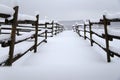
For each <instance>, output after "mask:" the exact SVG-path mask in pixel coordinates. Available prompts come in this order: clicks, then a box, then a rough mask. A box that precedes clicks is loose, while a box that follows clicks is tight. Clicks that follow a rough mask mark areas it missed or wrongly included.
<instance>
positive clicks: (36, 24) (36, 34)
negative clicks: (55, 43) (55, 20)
mask: <svg viewBox="0 0 120 80" xmlns="http://www.w3.org/2000/svg"><path fill="white" fill-rule="evenodd" d="M36 18H37V21H35V44H34V53H36V52H37V42H38V21H39V15H37V16H36Z"/></svg>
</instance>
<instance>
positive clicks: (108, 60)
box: [103, 15, 111, 62]
mask: <svg viewBox="0 0 120 80" xmlns="http://www.w3.org/2000/svg"><path fill="white" fill-rule="evenodd" d="M103 23H104V32H105V42H106V52H107V62H111V59H110V51H109V39H108V38H109V37H108V30H107V24H108V21H107V19H106V17H105V15H103Z"/></svg>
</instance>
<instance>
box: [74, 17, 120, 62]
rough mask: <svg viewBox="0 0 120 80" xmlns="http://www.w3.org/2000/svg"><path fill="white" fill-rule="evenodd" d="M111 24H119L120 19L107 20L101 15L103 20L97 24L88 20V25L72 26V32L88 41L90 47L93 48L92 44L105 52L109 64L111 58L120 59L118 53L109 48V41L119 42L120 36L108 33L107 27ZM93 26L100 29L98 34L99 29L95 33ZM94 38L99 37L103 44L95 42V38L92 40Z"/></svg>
mask: <svg viewBox="0 0 120 80" xmlns="http://www.w3.org/2000/svg"><path fill="white" fill-rule="evenodd" d="M111 22H120V18H112V19H109V18H107V17H106V16H105V15H103V19H100V21H99V22H91V21H90V20H89V21H88V23H84V24H80V25H75V26H73V30H74V31H75V32H76V33H77V34H78V35H79V36H80V37H83V38H84V39H85V40H86V39H88V40H90V43H91V46H93V43H95V44H97V45H98V46H99V47H101V48H102V49H103V50H104V51H105V52H106V55H107V62H111V57H114V56H117V57H120V51H119V50H118V49H116V48H115V47H114V46H110V41H113V39H117V40H120V36H119V34H118V33H116V34H118V35H115V33H111V32H110V31H109V25H110V24H111ZM95 25H98V26H101V27H102V29H101V31H100V32H99V29H96V30H97V31H95V30H94V28H95V27H94V26H95ZM93 27H94V28H93ZM82 33H83V34H82ZM94 36H97V37H99V40H102V39H103V42H105V43H102V41H99V40H97V39H96V38H94ZM100 38H101V39H100Z"/></svg>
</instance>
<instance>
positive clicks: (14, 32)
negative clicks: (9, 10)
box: [0, 6, 47, 66]
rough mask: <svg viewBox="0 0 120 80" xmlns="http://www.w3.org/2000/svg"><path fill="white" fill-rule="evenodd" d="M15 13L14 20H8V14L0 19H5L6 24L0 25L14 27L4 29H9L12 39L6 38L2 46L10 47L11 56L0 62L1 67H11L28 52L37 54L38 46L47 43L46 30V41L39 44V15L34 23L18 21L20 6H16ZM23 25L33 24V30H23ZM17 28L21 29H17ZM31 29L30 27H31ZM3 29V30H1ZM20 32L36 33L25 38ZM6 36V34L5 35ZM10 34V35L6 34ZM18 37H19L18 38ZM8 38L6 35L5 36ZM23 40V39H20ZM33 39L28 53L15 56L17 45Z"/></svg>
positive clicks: (2, 15)
mask: <svg viewBox="0 0 120 80" xmlns="http://www.w3.org/2000/svg"><path fill="white" fill-rule="evenodd" d="M14 10H15V13H14V15H13V19H12V20H7V18H8V17H10V16H8V14H0V17H2V18H5V19H6V20H5V22H1V23H0V25H2V24H7V25H12V26H11V28H3V29H7V30H8V29H9V30H11V32H10V37H9V38H6V39H3V40H2V39H1V40H0V44H1V45H2V47H9V55H8V57H7V58H6V59H5V60H3V61H2V62H0V66H11V65H12V63H13V62H15V61H16V60H18V59H19V58H20V57H22V56H23V55H25V54H26V53H27V52H29V51H32V50H34V53H35V52H37V46H39V45H40V44H41V43H42V42H47V30H45V32H44V33H45V39H43V40H42V41H41V42H38V35H40V34H38V31H40V30H38V22H39V21H38V20H39V15H37V16H36V21H34V20H33V21H32V20H17V18H18V6H16V7H15V8H14ZM21 24H31V25H33V26H34V27H33V26H32V28H34V30H33V29H21V28H20V27H21V26H19V25H21ZM17 26H18V27H19V28H17ZM29 28H30V27H29ZM1 29H2V28H1ZM20 31H22V32H24V31H29V32H30V31H34V33H31V35H30V33H28V34H29V36H27V35H26V37H25V36H24V34H20ZM3 34H4V33H3ZM5 34H8V33H5ZM1 35H2V32H1V34H0V36H1ZM16 35H17V36H16ZM4 36H6V35H4ZM20 38H22V39H20ZM31 38H32V39H33V38H34V45H32V46H31V47H30V48H28V49H27V50H26V51H24V52H23V53H17V54H14V49H15V44H18V43H20V42H23V41H26V40H28V39H31Z"/></svg>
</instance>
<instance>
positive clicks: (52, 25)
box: [52, 21, 54, 37]
mask: <svg viewBox="0 0 120 80" xmlns="http://www.w3.org/2000/svg"><path fill="white" fill-rule="evenodd" d="M53 26H54V21H52V37H53Z"/></svg>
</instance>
